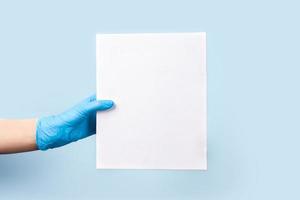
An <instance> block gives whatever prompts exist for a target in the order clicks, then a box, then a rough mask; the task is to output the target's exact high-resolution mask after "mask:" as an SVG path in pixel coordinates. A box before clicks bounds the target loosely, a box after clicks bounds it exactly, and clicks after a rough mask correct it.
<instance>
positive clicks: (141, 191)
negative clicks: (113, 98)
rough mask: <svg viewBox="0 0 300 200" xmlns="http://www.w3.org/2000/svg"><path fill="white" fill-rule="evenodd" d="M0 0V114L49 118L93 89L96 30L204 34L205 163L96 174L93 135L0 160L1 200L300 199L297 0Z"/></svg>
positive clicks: (299, 16)
mask: <svg viewBox="0 0 300 200" xmlns="http://www.w3.org/2000/svg"><path fill="white" fill-rule="evenodd" d="M5 2H6V3H5ZM5 2H4V1H1V2H0V91H1V98H0V117H1V118H25V117H26V118H27V117H35V116H44V115H49V114H55V113H58V112H61V111H63V110H65V109H66V108H68V107H70V106H72V105H73V104H75V103H77V102H78V101H79V100H81V99H82V98H84V97H86V96H88V95H89V94H91V93H93V92H94V91H95V34H96V33H97V32H113V33H115V32H180V31H184V32H187V31H206V32H207V39H208V40H207V44H208V95H209V96H208V98H209V105H208V111H209V114H208V141H209V142H208V143H209V147H208V148H209V153H208V154H209V157H208V164H209V166H208V168H209V170H208V171H207V172H196V171H179V172H178V171H139V170H138V171H134V170H133V171H130V170H124V171H122V170H118V171H111V170H108V171H100V170H96V169H95V137H94V136H93V137H90V138H88V139H86V140H83V141H80V142H76V143H74V144H71V145H68V146H65V147H62V148H59V149H55V150H50V151H47V152H32V153H22V154H16V155H1V156H0V199H1V200H6V199H14V200H18V199H30V200H32V199H43V200H46V199H175V200H176V199H184V200H189V199H207V200H210V199H230V200H240V199H299V198H300V195H299V180H300V172H299V168H300V161H299V152H300V145H299V140H300V126H299V117H300V114H299V113H300V106H299V102H300V95H299V86H300V78H299V74H300V65H299V64H300V62H299V50H300V49H299V46H300V40H299V33H300V29H299V18H300V14H299V6H300V5H299V4H297V3H296V2H297V1H294V2H293V1H281V3H280V1H270V0H267V1H261V0H252V1H248V2H246V1H232V0H231V1H212V0H206V1H190V0H182V1H174V0H173V1H171V0H167V1H163V0H151V1H150V0H149V1H141V0H140V1H138V0H136V1H133V0H127V1H126V0H123V1H121V0H119V1H114V0H106V1H104V0H103V1H81V2H79V1H58V0H56V1H54V0H52V1H48V2H46V1H44V2H42V1H28V0H27V1H13V0H12V1H5ZM178 95H180V92H179V93H178ZM187 102H188V99H187ZM187 106H188V103H187Z"/></svg>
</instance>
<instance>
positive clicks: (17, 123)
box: [0, 119, 37, 154]
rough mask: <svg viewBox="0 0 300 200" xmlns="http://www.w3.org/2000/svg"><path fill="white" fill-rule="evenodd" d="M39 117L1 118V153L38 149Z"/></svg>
mask: <svg viewBox="0 0 300 200" xmlns="http://www.w3.org/2000/svg"><path fill="white" fill-rule="evenodd" d="M36 123H37V119H22V120H0V154H7V153H18V152H26V151H34V150H37V145H36Z"/></svg>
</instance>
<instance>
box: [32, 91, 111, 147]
mask: <svg viewBox="0 0 300 200" xmlns="http://www.w3.org/2000/svg"><path fill="white" fill-rule="evenodd" d="M113 105H114V103H113V101H111V100H101V101H96V96H95V95H92V96H90V97H89V98H87V99H85V100H83V101H82V102H81V103H79V104H77V105H75V106H74V107H73V108H71V109H69V110H67V111H66V112H64V113H61V114H59V115H53V116H49V117H43V118H40V119H39V120H38V122H37V127H36V143H37V147H38V149H40V150H47V149H49V148H56V147H60V146H63V145H66V144H69V143H71V142H74V141H77V140H79V139H82V138H85V137H88V136H90V135H93V134H95V132H96V112H97V111H104V110H107V109H110V108H111V107H113Z"/></svg>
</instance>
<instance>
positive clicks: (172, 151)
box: [96, 32, 207, 170]
mask: <svg viewBox="0 0 300 200" xmlns="http://www.w3.org/2000/svg"><path fill="white" fill-rule="evenodd" d="M96 63H97V99H98V100H99V99H112V100H113V101H114V102H115V107H114V109H113V110H111V111H109V112H98V113H97V135H96V143H97V144H96V146H97V147H96V148H97V152H96V165H97V166H96V167H97V168H98V169H196V170H197V169H198V170H206V169H207V80H206V79H207V75H206V33H204V32H197V33H133V34H129V33H127V34H97V36H96Z"/></svg>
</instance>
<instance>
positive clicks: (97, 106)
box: [86, 100, 114, 112]
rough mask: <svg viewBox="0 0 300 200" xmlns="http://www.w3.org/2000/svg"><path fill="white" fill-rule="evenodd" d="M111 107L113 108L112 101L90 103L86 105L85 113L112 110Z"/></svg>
mask: <svg viewBox="0 0 300 200" xmlns="http://www.w3.org/2000/svg"><path fill="white" fill-rule="evenodd" d="M113 106H114V102H113V101H112V100H100V101H92V102H90V103H88V104H87V106H86V111H88V112H94V111H104V110H108V109H110V108H112V107H113Z"/></svg>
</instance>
